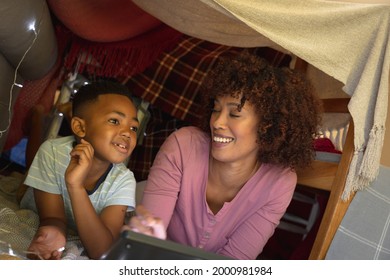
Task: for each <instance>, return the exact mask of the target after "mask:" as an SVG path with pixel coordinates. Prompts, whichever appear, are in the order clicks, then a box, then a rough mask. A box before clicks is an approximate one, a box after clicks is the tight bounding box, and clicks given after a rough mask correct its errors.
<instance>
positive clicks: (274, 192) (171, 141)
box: [142, 127, 297, 259]
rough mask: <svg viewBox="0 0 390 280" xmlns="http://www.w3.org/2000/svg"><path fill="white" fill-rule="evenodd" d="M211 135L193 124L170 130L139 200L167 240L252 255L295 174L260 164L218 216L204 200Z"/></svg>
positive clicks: (269, 232) (262, 242)
mask: <svg viewBox="0 0 390 280" xmlns="http://www.w3.org/2000/svg"><path fill="white" fill-rule="evenodd" d="M209 152H210V137H209V136H208V135H207V134H206V133H204V132H202V131H200V130H199V129H197V128H195V127H184V128H181V129H179V130H177V131H175V132H174V133H172V134H171V135H170V136H169V137H168V138H167V140H166V141H165V142H164V144H163V145H162V146H161V148H160V151H159V153H158V154H157V156H156V158H155V161H154V163H153V166H152V168H151V170H150V174H149V177H148V181H147V184H146V187H145V192H144V197H143V202H142V204H143V205H144V206H145V207H146V208H147V209H149V210H150V211H151V212H152V214H154V215H156V216H157V217H160V218H161V219H162V220H163V222H164V224H165V225H168V227H167V235H168V239H170V240H173V241H176V242H179V243H182V244H186V245H190V246H192V247H198V248H203V249H204V250H207V251H211V252H215V253H218V254H221V255H225V256H229V257H232V258H235V259H256V257H257V256H258V255H259V254H260V253H261V252H262V250H263V247H264V245H265V244H266V242H267V241H268V239H269V238H270V237H271V236H272V235H273V233H274V230H275V228H276V226H277V225H278V224H279V220H280V218H281V217H282V215H283V214H284V213H285V211H286V208H287V206H288V205H289V203H290V201H291V198H292V195H293V192H294V189H295V185H296V182H297V177H296V173H295V172H292V171H291V170H290V169H288V168H281V167H278V166H275V165H270V164H262V165H261V166H260V168H259V169H258V171H257V172H256V173H255V174H254V175H253V177H252V178H250V179H249V180H248V181H247V183H246V184H245V185H244V186H243V187H242V189H241V190H240V191H239V192H238V194H237V195H236V197H235V198H234V199H233V200H232V201H230V202H225V204H224V205H223V207H222V208H221V210H220V211H219V212H218V213H217V214H215V215H214V214H213V212H212V211H211V210H210V209H209V207H208V204H207V201H206V186H207V178H208V170H209V168H208V166H209Z"/></svg>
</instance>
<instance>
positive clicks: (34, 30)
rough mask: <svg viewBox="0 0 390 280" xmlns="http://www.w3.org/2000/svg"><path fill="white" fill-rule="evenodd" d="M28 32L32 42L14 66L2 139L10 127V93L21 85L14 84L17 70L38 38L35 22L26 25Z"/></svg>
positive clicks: (0, 133)
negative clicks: (32, 37) (32, 34)
mask: <svg viewBox="0 0 390 280" xmlns="http://www.w3.org/2000/svg"><path fill="white" fill-rule="evenodd" d="M28 31H32V32H33V33H34V39H33V40H32V42H31V44H30V45H29V47H28V48H27V50H26V51H25V52H24V54H23V55H22V57H21V59H20V61H19V63H18V65H17V66H16V68H15V73H14V79H13V82H12V85H11V88H10V91H9V104H8V124H7V127H6V128H5V129H3V130H0V138H1V137H3V136H4V135H5V133H6V132H7V131H8V130H9V128H10V126H11V120H12V91H13V89H14V87H15V86H17V87H20V88H22V87H23V85H22V84H19V83H17V82H16V79H17V75H18V71H19V68H20V65H21V64H22V62H23V61H24V59H25V58H26V55H27V54H28V52H29V51H30V50H31V48H32V47H33V45H34V43H35V41H36V40H37V38H38V34H39V30H38V31H36V28H35V21H33V22H31V23H30V24H29V25H28Z"/></svg>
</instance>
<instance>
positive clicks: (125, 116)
mask: <svg viewBox="0 0 390 280" xmlns="http://www.w3.org/2000/svg"><path fill="white" fill-rule="evenodd" d="M83 119H84V121H85V137H83V138H84V139H85V140H86V141H88V142H89V143H90V144H91V145H92V147H93V148H94V157H95V159H99V160H101V161H105V162H111V163H120V162H123V161H124V160H126V159H127V157H129V156H130V154H131V153H132V151H133V149H134V147H135V145H136V143H137V130H138V127H139V122H138V119H137V110H136V108H135V106H134V104H133V102H132V101H131V100H130V99H129V98H127V97H126V96H122V95H119V94H103V95H100V96H99V97H98V100H97V101H96V102H93V103H92V104H90V105H89V106H87V108H86V110H85V111H84V112H83Z"/></svg>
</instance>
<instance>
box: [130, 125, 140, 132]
mask: <svg viewBox="0 0 390 280" xmlns="http://www.w3.org/2000/svg"><path fill="white" fill-rule="evenodd" d="M130 129H131V130H132V131H134V132H137V131H138V127H136V126H132V127H130Z"/></svg>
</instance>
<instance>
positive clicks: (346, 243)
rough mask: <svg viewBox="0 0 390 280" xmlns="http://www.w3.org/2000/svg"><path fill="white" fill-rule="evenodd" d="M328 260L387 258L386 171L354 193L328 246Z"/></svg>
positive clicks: (389, 203)
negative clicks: (367, 185) (364, 187)
mask: <svg viewBox="0 0 390 280" xmlns="http://www.w3.org/2000/svg"><path fill="white" fill-rule="evenodd" d="M326 259H328V260H389V259H390V169H389V168H388V167H386V166H381V167H380V169H379V175H378V177H377V179H376V180H375V181H374V182H373V183H372V184H371V185H370V187H369V188H367V189H365V190H361V191H358V192H357V193H356V195H355V197H354V199H353V200H352V202H351V204H350V205H349V208H348V210H347V213H346V214H345V216H344V218H343V220H342V221H341V225H340V226H339V228H338V230H337V232H336V235H335V237H334V239H333V241H332V244H331V245H330V247H329V250H328V253H327V255H326Z"/></svg>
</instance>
